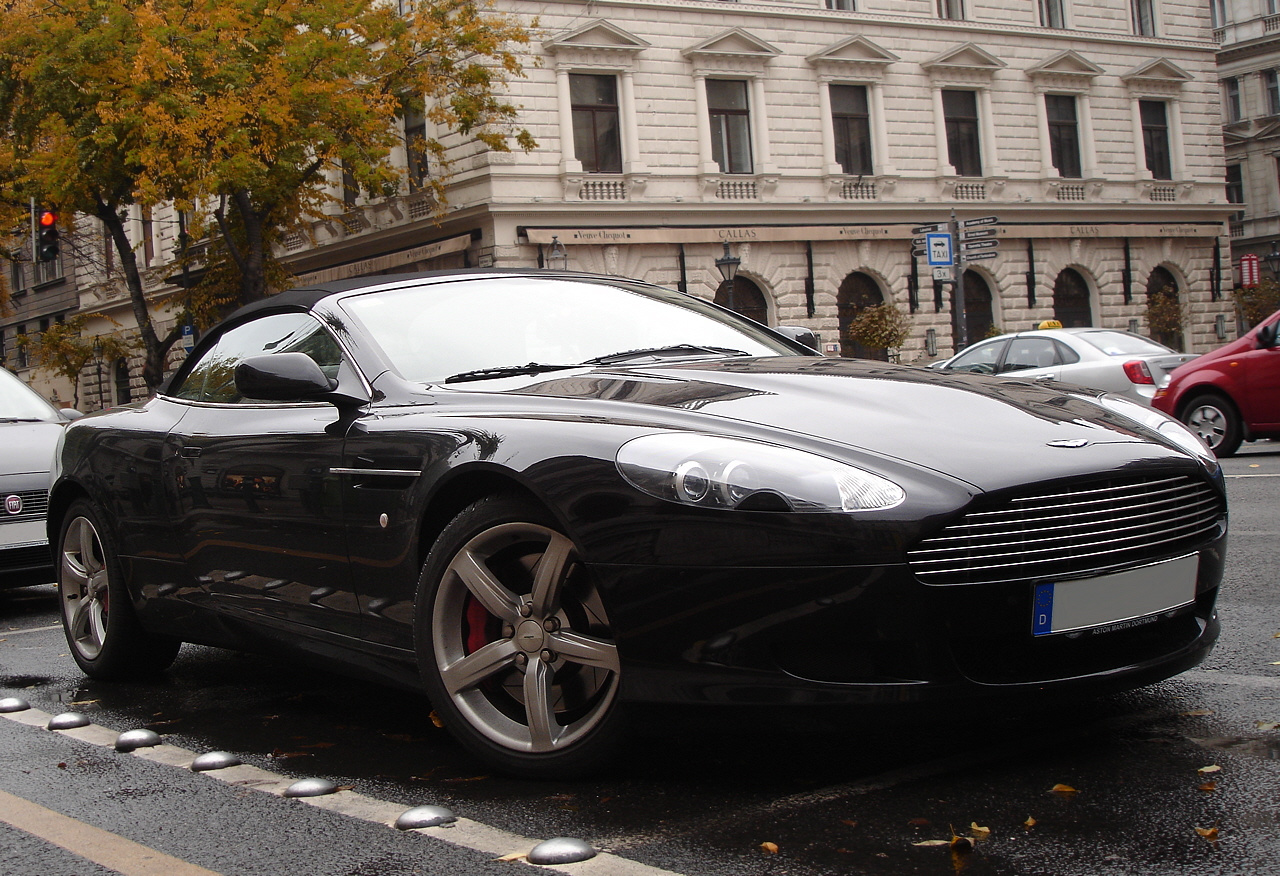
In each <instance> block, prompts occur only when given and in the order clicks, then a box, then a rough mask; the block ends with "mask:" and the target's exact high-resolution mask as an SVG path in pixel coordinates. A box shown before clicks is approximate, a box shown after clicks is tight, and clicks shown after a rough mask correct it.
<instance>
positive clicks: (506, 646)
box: [49, 271, 1227, 776]
mask: <svg viewBox="0 0 1280 876" xmlns="http://www.w3.org/2000/svg"><path fill="white" fill-rule="evenodd" d="M797 334H798V333H796V332H794V331H793V332H792V333H791V334H788V333H787V331H785V330H778V331H775V330H771V329H768V328H765V327H763V326H761V325H758V324H756V323H754V322H752V321H750V320H747V319H744V318H742V317H739V316H737V315H736V314H733V313H730V312H728V311H725V310H723V309H720V308H718V307H716V306H715V305H713V304H711V303H708V302H706V301H703V300H701V299H698V298H695V297H692V296H689V295H685V294H682V293H679V292H674V291H670V290H667V289H662V288H657V287H653V286H648V285H645V284H642V283H638V282H633V281H629V280H623V279H619V278H615V277H598V276H590V275H579V274H570V273H565V274H561V273H550V272H492V271H489V272H480V271H476V272H454V273H442V274H425V275H414V276H401V277H375V278H370V279H366V280H363V281H352V282H345V283H333V284H326V285H322V286H317V287H314V288H304V289H296V290H293V291H289V292H286V293H283V294H280V295H277V296H275V297H272V298H270V299H268V300H266V301H262V302H259V303H256V304H253V305H250V306H248V307H245V308H243V309H241V310H240V311H238V312H237V313H235V314H234V315H232V316H231V317H230V318H228V319H227V320H226V321H225V322H223V323H222V324H221V325H219V326H218V327H217V328H215V329H214V330H212V331H211V332H209V333H208V334H207V335H206V336H205V337H204V338H203V339H202V340H201V342H200V343H199V345H198V346H197V347H196V349H195V350H194V352H193V353H192V354H191V355H190V356H189V358H188V359H187V361H186V363H185V364H184V365H183V366H182V367H181V368H180V369H179V370H178V372H177V373H176V374H175V375H174V376H173V378H172V380H171V381H170V382H169V383H168V385H167V386H165V387H164V388H163V389H162V390H161V392H160V393H159V394H158V395H157V397H155V398H153V399H152V400H150V401H149V402H146V403H145V404H141V405H137V406H130V407H126V408H121V409H116V410H112V411H108V412H105V413H102V414H100V415H96V416H91V417H86V418H84V419H81V420H79V421H77V422H75V423H73V424H72V425H71V426H70V427H69V428H68V429H67V430H66V433H65V437H64V441H63V446H62V448H61V451H60V458H59V463H58V466H57V470H56V471H55V482H54V485H53V488H52V493H51V498H50V510H49V521H50V524H49V525H50V536H51V540H52V543H53V544H54V545H55V546H56V551H57V554H58V558H59V586H60V587H61V592H62V596H63V599H62V605H63V609H64V612H63V613H64V620H65V625H66V631H67V638H68V640H69V642H70V644H71V649H72V654H73V656H74V657H75V660H76V661H77V662H78V663H79V665H80V666H81V667H82V668H83V670H84V671H85V672H86V673H88V674H89V675H91V676H94V677H100V678H121V677H127V676H129V675H136V674H140V673H146V672H155V671H158V670H161V669H163V668H165V667H166V666H168V665H169V664H170V662H171V661H172V660H173V659H174V656H175V654H176V653H177V650H178V648H179V645H180V643H181V642H198V643H204V644H211V645H220V646H226V647H231V648H243V649H259V648H268V647H279V646H285V647H288V648H291V649H293V650H295V651H303V652H309V653H312V654H315V655H322V656H325V657H329V658H333V657H337V658H340V659H342V660H344V661H347V662H348V663H350V664H352V665H353V666H355V667H358V668H360V669H361V670H363V671H373V672H376V673H378V674H380V675H381V676H382V677H384V678H387V679H389V680H393V681H396V682H407V683H410V684H413V685H415V686H417V687H419V688H421V689H425V692H426V693H427V694H428V695H429V696H430V698H431V700H432V702H433V703H434V706H435V708H436V710H437V712H438V714H439V716H440V717H441V719H442V720H443V721H444V723H445V724H446V726H447V727H448V728H449V729H450V730H451V731H452V732H453V733H454V734H455V735H456V736H457V738H458V739H459V740H460V741H461V742H462V743H464V744H465V745H466V746H468V747H469V748H470V749H471V750H472V751H473V752H475V753H476V754H478V755H479V756H480V757H482V758H484V759H485V760H486V761H488V762H489V763H490V764H491V765H494V766H497V767H499V768H501V769H505V770H507V771H509V772H512V773H517V774H524V775H548V776H564V775H569V774H574V773H580V772H582V771H585V770H589V769H592V768H594V767H596V766H598V765H600V764H601V763H602V762H603V761H604V760H605V759H606V758H607V757H608V756H609V755H610V754H611V752H613V751H614V750H615V749H616V746H617V742H618V739H619V735H620V731H621V729H622V723H623V721H622V718H621V712H620V709H621V708H622V707H623V705H624V703H625V702H627V701H648V702H680V703H707V704H714V703H734V704H762V705H771V706H783V705H786V706H800V705H804V704H841V703H863V704H867V703H876V702H889V701H898V702H900V701H913V700H916V701H918V700H924V699H927V698H938V697H957V696H963V697H969V698H972V697H973V696H974V695H977V694H1000V693H1012V692H1019V691H1040V692H1043V694H1044V695H1046V696H1053V695H1054V692H1055V691H1057V690H1063V689H1068V688H1073V687H1074V688H1089V687H1091V688H1095V689H1099V690H1101V689H1116V688H1124V687H1134V686H1138V685H1142V684H1147V683H1150V682H1153V681H1156V680H1159V679H1162V678H1165V677H1168V676H1170V675H1172V674H1174V673H1177V672H1180V671H1182V670H1185V669H1187V668H1188V667H1191V666H1193V665H1195V664H1196V663H1197V662H1199V661H1200V660H1202V659H1203V658H1204V657H1205V656H1206V655H1207V653H1208V652H1209V649H1210V648H1211V647H1212V645H1213V643H1214V641H1215V639H1216V638H1217V635H1218V629H1219V628H1218V621H1217V618H1216V615H1215V613H1214V599H1215V597H1216V595H1217V589H1218V585H1219V582H1220V580H1221V577H1222V567H1223V553H1224V548H1225V544H1226V529H1227V508H1226V499H1225V493H1224V489H1223V480H1222V475H1221V472H1220V470H1219V468H1218V464H1217V462H1216V461H1215V460H1214V457H1213V455H1212V454H1211V453H1209V452H1208V451H1207V450H1206V449H1205V447H1204V446H1203V445H1202V444H1201V443H1200V442H1199V441H1198V440H1197V439H1196V438H1195V437H1194V436H1192V435H1191V434H1190V433H1189V432H1187V431H1186V429H1184V428H1183V426H1182V425H1181V424H1179V423H1178V422H1176V421H1175V420H1173V419H1170V418H1168V417H1166V416H1164V415H1163V414H1160V413H1158V412H1155V411H1152V410H1151V409H1149V408H1144V407H1141V406H1139V405H1136V404H1133V403H1131V402H1128V401H1126V400H1124V399H1120V398H1116V397H1111V396H1107V395H1104V394H1100V393H1099V394H1092V393H1090V391H1088V390H1081V389H1079V388H1070V387H1066V386H1053V385H1049V386H1044V385H1036V384H1033V383H1031V382H1027V383H1022V382H1019V381H1009V380H1001V379H996V378H986V377H979V376H971V375H953V374H946V373H939V372H937V371H932V370H928V369H921V368H910V367H899V366H892V365H888V364H884V363H880V362H869V361H856V360H849V359H834V358H823V357H821V356H818V355H815V354H814V352H813V351H812V350H810V349H808V348H807V347H805V346H803V345H801V344H800V343H798V342H797V341H796V340H792V336H793V335H797Z"/></svg>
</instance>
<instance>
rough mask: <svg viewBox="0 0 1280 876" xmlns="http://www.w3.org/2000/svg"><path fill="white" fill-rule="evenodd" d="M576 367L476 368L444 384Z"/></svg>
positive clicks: (520, 366)
mask: <svg viewBox="0 0 1280 876" xmlns="http://www.w3.org/2000/svg"><path fill="white" fill-rule="evenodd" d="M578 367H580V366H578V365H543V364H541V363H538V362H530V363H529V364H528V365H501V366H498V367H497V368H477V369H476V370H475V371H463V372H461V373H460V374H454V375H451V376H449V377H446V378H445V379H444V382H445V383H465V382H467V381H469V380H495V379H497V378H499V377H515V376H518V375H521V374H542V373H543V372H545V371H564V370H565V369H566V368H578Z"/></svg>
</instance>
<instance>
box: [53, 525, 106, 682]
mask: <svg viewBox="0 0 1280 876" xmlns="http://www.w3.org/2000/svg"><path fill="white" fill-rule="evenodd" d="M60 553H61V559H60V562H59V570H58V591H59V593H60V594H61V596H62V615H63V617H64V618H65V619H66V626H67V634H68V638H69V639H70V640H71V643H72V645H73V647H75V649H76V651H78V652H79V654H80V656H81V657H83V658H84V659H86V660H96V659H97V657H98V655H99V654H101V653H102V646H103V645H104V644H105V643H106V640H107V617H108V615H109V613H110V607H111V604H110V598H109V593H108V586H107V585H108V577H107V563H106V558H105V556H104V555H103V551H102V540H101V539H100V538H99V537H98V531H97V530H96V529H95V528H94V526H93V523H92V521H90V520H89V518H87V517H77V518H75V519H74V520H72V521H71V523H69V524H68V525H67V528H66V531H65V533H64V535H63V536H62V546H61V551H60Z"/></svg>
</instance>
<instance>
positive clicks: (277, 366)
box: [236, 353, 338, 401]
mask: <svg viewBox="0 0 1280 876" xmlns="http://www.w3.org/2000/svg"><path fill="white" fill-rule="evenodd" d="M337 388H338V381H337V380H335V379H334V378H332V377H326V376H325V373H324V372H323V371H321V370H320V366H319V365H317V364H316V363H315V360H314V359H312V358H311V357H310V356H308V355H307V354H305V353H268V354H266V355H263V356H250V357H249V358H247V359H244V360H242V361H241V362H240V363H239V364H238V365H236V390H237V391H238V392H239V393H240V394H241V395H243V396H244V397H245V398H260V399H264V400H267V401H323V400H324V399H325V397H326V396H328V395H329V393H331V392H333V391H334V390H335V389H337Z"/></svg>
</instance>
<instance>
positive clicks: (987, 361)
mask: <svg viewBox="0 0 1280 876" xmlns="http://www.w3.org/2000/svg"><path fill="white" fill-rule="evenodd" d="M1005 343H1006V342H1005V341H998V342H996V343H992V344H982V345H981V346H977V347H972V348H971V349H968V350H965V351H964V352H963V353H961V354H960V356H959V357H958V358H957V359H956V360H955V361H954V362H952V363H951V365H950V366H948V367H947V370H948V371H972V372H973V373H974V374H992V373H994V372H995V370H996V363H997V362H999V361H1000V351H1001V350H1002V349H1004V346H1005Z"/></svg>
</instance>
